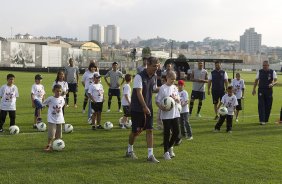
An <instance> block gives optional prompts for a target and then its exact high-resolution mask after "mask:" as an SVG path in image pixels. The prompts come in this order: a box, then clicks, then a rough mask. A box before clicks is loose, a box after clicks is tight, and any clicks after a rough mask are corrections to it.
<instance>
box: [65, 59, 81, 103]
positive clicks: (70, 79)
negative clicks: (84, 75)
mask: <svg viewBox="0 0 282 184" xmlns="http://www.w3.org/2000/svg"><path fill="white" fill-rule="evenodd" d="M65 76H66V77H65V80H66V81H67V83H68V86H69V90H68V93H67V94H66V104H67V105H66V107H69V93H70V92H72V93H73V97H74V107H75V108H77V105H76V104H77V103H76V102H77V94H76V93H77V87H78V78H79V69H78V67H76V66H74V65H73V59H72V58H70V59H69V66H66V67H65Z"/></svg>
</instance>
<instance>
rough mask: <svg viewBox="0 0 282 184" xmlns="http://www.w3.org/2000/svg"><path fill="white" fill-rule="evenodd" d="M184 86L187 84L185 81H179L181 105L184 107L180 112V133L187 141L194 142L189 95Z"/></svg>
mask: <svg viewBox="0 0 282 184" xmlns="http://www.w3.org/2000/svg"><path fill="white" fill-rule="evenodd" d="M184 84H185V82H184V81H183V80H179V81H178V93H179V96H180V105H181V106H182V110H181V112H180V132H181V136H182V137H186V138H187V140H192V139H193V136H192V128H191V125H190V123H189V108H188V103H189V102H188V101H189V100H188V99H189V95H188V93H187V91H186V90H185V89H184Z"/></svg>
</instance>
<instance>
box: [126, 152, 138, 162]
mask: <svg viewBox="0 0 282 184" xmlns="http://www.w3.org/2000/svg"><path fill="white" fill-rule="evenodd" d="M125 157H127V158H131V159H132V160H136V159H138V157H137V156H136V155H135V153H134V152H133V151H131V152H128V151H127V152H126V153H125Z"/></svg>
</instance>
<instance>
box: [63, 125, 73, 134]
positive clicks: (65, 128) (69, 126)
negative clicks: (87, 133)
mask: <svg viewBox="0 0 282 184" xmlns="http://www.w3.org/2000/svg"><path fill="white" fill-rule="evenodd" d="M64 131H65V132H66V133H72V131H73V126H72V125H71V124H65V126H64Z"/></svg>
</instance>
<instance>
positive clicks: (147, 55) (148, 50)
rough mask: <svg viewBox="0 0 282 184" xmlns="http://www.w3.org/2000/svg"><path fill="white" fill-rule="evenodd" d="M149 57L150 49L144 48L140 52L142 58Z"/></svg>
mask: <svg viewBox="0 0 282 184" xmlns="http://www.w3.org/2000/svg"><path fill="white" fill-rule="evenodd" d="M150 56H151V49H150V47H145V48H143V50H142V57H150Z"/></svg>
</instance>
